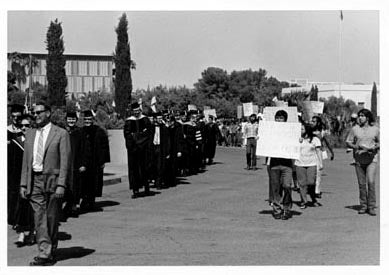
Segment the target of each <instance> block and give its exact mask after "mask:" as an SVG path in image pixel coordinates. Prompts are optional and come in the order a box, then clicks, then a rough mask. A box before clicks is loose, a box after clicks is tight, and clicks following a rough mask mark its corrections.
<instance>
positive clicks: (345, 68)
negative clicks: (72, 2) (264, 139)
mask: <svg viewBox="0 0 389 275" xmlns="http://www.w3.org/2000/svg"><path fill="white" fill-rule="evenodd" d="M123 12H125V13H126V14H127V16H128V21H129V37H130V46H131V55H132V59H133V60H134V61H135V62H136V65H137V66H136V70H135V71H133V74H132V77H133V85H134V88H143V89H144V88H147V86H148V85H150V87H153V86H156V85H159V84H162V85H167V86H178V85H186V86H187V87H193V84H194V83H195V82H197V80H198V79H199V78H200V77H201V73H202V72H203V71H204V70H205V69H206V68H208V67H219V68H222V69H225V70H227V71H228V72H231V71H233V70H244V69H250V68H251V69H253V70H258V69H259V68H262V69H265V70H266V71H267V72H268V76H274V77H276V78H277V79H279V80H282V81H290V80H291V79H296V78H298V79H308V80H309V81H330V82H337V81H339V79H340V80H341V81H342V82H345V83H365V84H371V83H372V82H377V83H379V82H380V80H379V61H380V56H379V15H380V14H379V11H377V10H359V11H357V10H343V21H341V20H340V10H326V11H319V10H311V11H309V10H306V11H291V10H289V11H282V10H281V11H250V10H249V11H78V12H77V11H39V10H38V11H12V10H9V11H8V13H7V15H8V18H7V23H8V27H7V31H8V33H7V51H8V52H13V51H19V52H34V53H46V52H47V51H46V49H45V42H44V41H45V39H46V32H47V28H48V26H49V24H50V21H51V20H55V19H56V18H58V20H59V21H60V22H62V27H63V38H64V41H65V53H68V54H103V55H109V54H112V53H113V52H114V50H115V45H116V33H115V27H116V26H117V24H118V22H119V17H120V16H121V14H122V13H123ZM26 26H28V27H26ZM340 37H341V39H340ZM340 41H341V43H340ZM340 45H341V46H340ZM340 49H341V50H340ZM340 68H341V70H340ZM340 72H341V73H340Z"/></svg>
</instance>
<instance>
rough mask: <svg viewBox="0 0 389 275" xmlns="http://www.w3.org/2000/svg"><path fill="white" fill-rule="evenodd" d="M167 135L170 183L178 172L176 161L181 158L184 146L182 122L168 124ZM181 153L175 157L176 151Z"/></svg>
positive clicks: (173, 182)
mask: <svg viewBox="0 0 389 275" xmlns="http://www.w3.org/2000/svg"><path fill="white" fill-rule="evenodd" d="M169 135H170V159H169V162H168V163H169V167H168V175H167V177H168V182H169V183H170V184H173V185H174V184H175V178H176V176H177V173H178V167H179V165H178V163H179V161H181V160H182V157H183V151H184V150H183V148H184V143H185V139H184V132H183V127H182V124H181V123H179V122H177V121H175V122H174V123H173V124H172V125H170V126H169ZM178 152H180V153H181V157H177V153H178Z"/></svg>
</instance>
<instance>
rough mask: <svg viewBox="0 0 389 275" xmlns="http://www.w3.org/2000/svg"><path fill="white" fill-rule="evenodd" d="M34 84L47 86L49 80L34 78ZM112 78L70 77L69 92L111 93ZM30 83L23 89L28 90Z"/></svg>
mask: <svg viewBox="0 0 389 275" xmlns="http://www.w3.org/2000/svg"><path fill="white" fill-rule="evenodd" d="M32 81H33V83H35V82H39V83H40V84H42V85H47V79H46V77H45V76H32ZM111 83H112V78H111V77H102V76H97V77H91V76H85V77H81V76H68V85H67V88H66V89H67V92H69V93H80V92H86V93H87V92H96V91H106V92H111ZM27 85H28V83H26V84H24V85H22V86H24V87H22V89H23V90H24V89H26V87H28V86H27Z"/></svg>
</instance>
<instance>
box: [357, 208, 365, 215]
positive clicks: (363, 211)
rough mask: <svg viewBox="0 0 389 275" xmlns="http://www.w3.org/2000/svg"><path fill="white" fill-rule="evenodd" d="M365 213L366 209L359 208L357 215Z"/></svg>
mask: <svg viewBox="0 0 389 275" xmlns="http://www.w3.org/2000/svg"><path fill="white" fill-rule="evenodd" d="M366 213H367V209H366V208H361V209H359V211H358V214H366Z"/></svg>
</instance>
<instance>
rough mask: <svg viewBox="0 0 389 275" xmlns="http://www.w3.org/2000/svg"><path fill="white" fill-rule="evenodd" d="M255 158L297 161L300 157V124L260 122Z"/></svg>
mask: <svg viewBox="0 0 389 275" xmlns="http://www.w3.org/2000/svg"><path fill="white" fill-rule="evenodd" d="M258 133H259V139H258V140H257V151H256V155H257V156H266V157H274V158H286V159H298V158H299V157H300V142H299V139H300V137H301V124H300V123H294V122H275V121H260V122H259V123H258Z"/></svg>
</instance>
